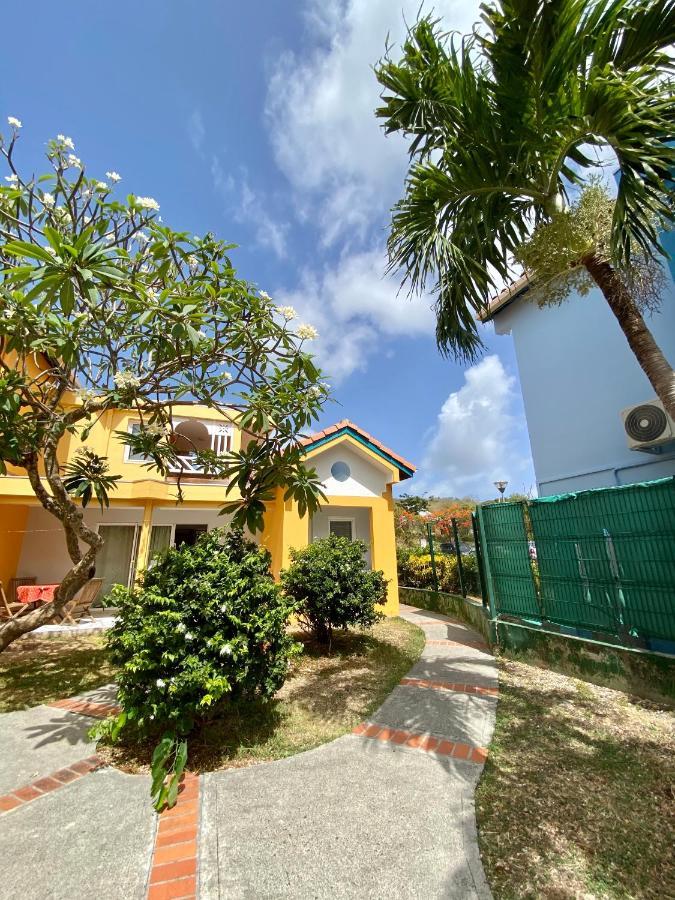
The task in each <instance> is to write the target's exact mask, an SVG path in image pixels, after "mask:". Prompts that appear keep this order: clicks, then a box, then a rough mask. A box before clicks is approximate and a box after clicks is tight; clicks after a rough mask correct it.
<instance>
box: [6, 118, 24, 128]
mask: <svg viewBox="0 0 675 900" xmlns="http://www.w3.org/2000/svg"><path fill="white" fill-rule="evenodd" d="M7 124H8V125H11V126H12V128H21V120H20V119H17V118H16V116H7Z"/></svg>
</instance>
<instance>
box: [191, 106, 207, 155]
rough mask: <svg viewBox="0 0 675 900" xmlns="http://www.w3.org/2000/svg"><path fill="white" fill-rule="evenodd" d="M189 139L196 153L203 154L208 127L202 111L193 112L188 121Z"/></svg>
mask: <svg viewBox="0 0 675 900" xmlns="http://www.w3.org/2000/svg"><path fill="white" fill-rule="evenodd" d="M188 137H189V138H190V143H191V144H192V146H193V148H194V150H195V152H196V153H201V152H202V148H203V146H204V139H205V138H206V126H205V125H204V118H203V116H202V113H201V110H199V109H195V110H193V111H192V114H191V115H190V118H189V120H188Z"/></svg>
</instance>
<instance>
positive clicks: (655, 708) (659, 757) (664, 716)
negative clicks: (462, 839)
mask: <svg viewBox="0 0 675 900" xmlns="http://www.w3.org/2000/svg"><path fill="white" fill-rule="evenodd" d="M499 666H500V698H499V704H498V709H497V725H496V730H495V735H494V740H493V742H492V744H491V746H490V756H489V759H488V763H487V765H486V768H485V771H484V773H483V777H482V779H481V781H480V784H479V786H478V791H477V796H476V810H477V817H478V828H479V840H480V848H481V855H482V858H483V863H484V866H485V869H486V873H487V875H488V880H489V882H490V885H491V888H492V891H493V894H494V896H495V898H496V900H506V898H548V900H567V898H569V900H572V898H584V900H591V898H617V900H618V898H647V897H650V898H651V897H653V898H657V897H658V898H662V897H675V856H674V854H673V847H674V846H675V728H674V726H675V717H674V716H673V711H672V710H669V709H666V708H664V707H661V706H659V705H658V704H656V703H652V702H650V701H646V700H640V699H638V698H636V697H633V696H631V695H629V694H625V693H622V692H620V691H615V690H611V689H609V688H605V687H598V686H596V685H592V684H589V683H587V682H583V681H579V680H578V679H576V678H573V677H570V676H566V675H562V674H558V673H554V672H551V671H549V670H547V669H544V668H540V667H538V666H535V665H528V664H525V663H523V662H516V661H514V660H511V659H507V658H504V657H502V658H501V659H500V660H499Z"/></svg>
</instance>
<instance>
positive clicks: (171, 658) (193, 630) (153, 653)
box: [108, 530, 300, 805]
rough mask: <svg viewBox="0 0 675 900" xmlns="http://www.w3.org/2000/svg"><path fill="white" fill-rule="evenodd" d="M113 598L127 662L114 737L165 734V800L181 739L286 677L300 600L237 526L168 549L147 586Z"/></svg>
mask: <svg viewBox="0 0 675 900" xmlns="http://www.w3.org/2000/svg"><path fill="white" fill-rule="evenodd" d="M113 597H114V603H115V605H116V606H119V610H120V612H119V618H118V620H117V622H116V623H115V625H114V626H113V628H112V629H111V630H110V632H109V635H108V646H109V648H110V650H111V657H112V660H113V662H114V663H115V664H116V665H117V666H119V668H120V674H119V676H118V686H119V694H118V696H119V702H120V705H121V706H122V713H121V714H120V716H119V717H118V719H117V721H116V723H115V725H114V726H113V728H112V731H111V736H112V737H113V738H116V737H117V734H118V733H119V731H120V730H121V729H122V728H129V727H133V728H134V729H135V730H136V731H137V732H139V733H140V734H148V733H149V734H153V733H155V732H157V733H161V732H162V731H166V732H167V735H166V738H165V739H164V740H163V741H162V742H160V744H159V746H158V748H157V753H158V755H157V760H158V761H161V765H158V766H157V767H156V769H157V783H156V785H155V788H156V790H155V791H154V793H155V795H156V797H157V798H158V799H159V800H160V801H163V800H164V799H165V798H164V797H160V796H159V793H160V791H161V788H162V785H163V783H164V779H165V776H166V773H167V766H166V763H167V761H168V759H169V757H170V755H171V753H172V752H174V750H175V747H176V746H177V747H178V750H180V744H179V743H178V739H179V738H181V737H184V736H186V735H188V734H189V732H190V731H191V730H192V728H193V727H194V726H195V725H196V724H197V722H198V721H199V720H201V719H204V718H206V717H210V716H213V715H214V713H215V712H216V711H217V710H218V707H219V706H220V705H222V704H223V703H226V702H228V701H230V700H233V699H239V698H253V697H271V696H272V695H273V694H274V693H275V692H276V691H277V690H278V689H279V688H280V687H281V685H282V684H283V682H284V679H285V677H286V674H287V671H288V667H289V661H290V659H291V657H292V656H293V655H295V654H296V653H298V652H299V651H300V645H299V644H297V643H295V642H294V641H293V640H292V639H291V637H290V636H289V634H288V632H287V630H286V625H287V623H288V619H289V616H290V614H291V612H292V604H291V603H290V602H289V600H288V599H287V598H286V597H285V596H284V594H283V593H282V591H281V589H280V588H279V586H278V585H276V584H275V583H274V580H273V578H272V575H271V573H270V569H269V554H268V553H267V552H266V551H263V550H261V549H260V548H259V547H258V546H257V545H256V544H254V543H253V542H251V541H247V540H245V539H244V537H243V535H242V533H241V531H237V530H232V531H229V532H227V533H224V532H223V531H222V530H215V531H211V532H209V533H208V534H205V535H203V536H202V537H201V538H200V539H199V541H198V542H197V544H196V545H195V546H194V547H185V546H184V547H181V548H180V549H177V550H169V551H168V552H167V553H165V554H164V555H163V556H162V557H160V558H159V560H158V562H157V563H156V564H155V566H154V567H153V568H152V569H150V570H149V571H147V572H146V573H145V575H144V576H143V583H142V585H141V586H140V587H137V588H135V589H133V590H128V589H126V588H123V587H120V586H116V587H115V588H113ZM186 755H187V753H186V752H185V756H186ZM179 761H180V757H179ZM183 763H184V760H183ZM174 782H176V784H177V779H174ZM160 805H161V802H160Z"/></svg>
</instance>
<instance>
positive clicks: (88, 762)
mask: <svg viewBox="0 0 675 900" xmlns="http://www.w3.org/2000/svg"><path fill="white" fill-rule="evenodd" d="M103 765H105V763H104V762H103V760H102V759H101V758H100V756H88V757H87V758H86V759H81V760H79V761H78V762H74V763H71V764H70V765H69V766H68V767H67V768H65V769H58V771H56V772H52V773H51V774H50V775H45V776H44V777H43V778H38V779H37V781H32V782H31V783H30V784H27V785H25V786H24V787H21V788H17V789H16V790H14V791H12V792H11V793H9V794H5V795H4V796H3V797H0V815H2V814H3V813H8V812H11V810H13V809H16V808H17V807H19V806H25V805H26V803H31V802H32V801H33V800H37V799H38V797H43V796H44V795H45V794H49V793H51V792H52V791H56V790H58V789H59V788H62V787H64V785H66V784H70V782H71V781H77V779H78V778H82V777H83V776H84V775H88V774H89V773H90V772H93V771H94V770H95V769H99V768H100V767H101V766H103Z"/></svg>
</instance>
